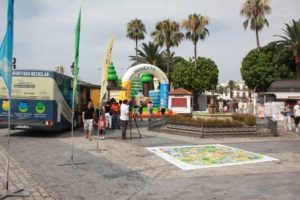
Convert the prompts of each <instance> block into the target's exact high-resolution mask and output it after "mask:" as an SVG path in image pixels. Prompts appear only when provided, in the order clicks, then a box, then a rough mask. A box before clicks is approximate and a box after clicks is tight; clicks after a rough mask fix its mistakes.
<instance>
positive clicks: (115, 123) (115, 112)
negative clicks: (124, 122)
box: [111, 100, 120, 129]
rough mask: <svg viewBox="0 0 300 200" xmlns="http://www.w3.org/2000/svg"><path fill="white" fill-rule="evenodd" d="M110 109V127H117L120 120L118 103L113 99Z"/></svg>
mask: <svg viewBox="0 0 300 200" xmlns="http://www.w3.org/2000/svg"><path fill="white" fill-rule="evenodd" d="M111 110H112V128H113V129H116V128H119V124H120V122H119V120H120V104H119V103H118V102H117V101H115V100H114V101H113V103H112V105H111Z"/></svg>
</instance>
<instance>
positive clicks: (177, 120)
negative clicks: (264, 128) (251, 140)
mask: <svg viewBox="0 0 300 200" xmlns="http://www.w3.org/2000/svg"><path fill="white" fill-rule="evenodd" d="M192 116H193V115H192V114H177V115H173V116H172V117H170V119H169V123H171V124H178V125H190V126H196V127H201V126H202V124H203V125H204V126H214V127H242V126H243V125H247V126H254V125H255V124H256V118H255V116H254V115H233V116H232V120H230V119H201V118H197V119H193V118H192Z"/></svg>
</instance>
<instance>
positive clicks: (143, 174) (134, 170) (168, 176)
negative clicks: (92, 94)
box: [0, 128, 300, 200]
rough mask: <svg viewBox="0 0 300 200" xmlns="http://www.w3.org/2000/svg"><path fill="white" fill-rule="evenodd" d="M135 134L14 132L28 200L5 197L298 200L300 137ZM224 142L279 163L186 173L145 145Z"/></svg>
mask: <svg viewBox="0 0 300 200" xmlns="http://www.w3.org/2000/svg"><path fill="white" fill-rule="evenodd" d="M140 130H141V134H142V138H141V139H140V138H138V134H137V132H136V129H133V136H134V138H133V139H132V140H121V133H120V130H113V131H108V134H107V138H106V139H105V140H100V141H97V140H96V138H94V140H93V141H92V142H89V141H87V140H86V139H85V138H84V137H83V132H82V129H78V130H76V131H75V132H74V140H73V142H74V160H75V164H77V165H76V167H75V168H73V167H71V166H70V165H65V164H68V163H70V158H71V150H72V148H71V147H72V146H71V144H72V140H71V138H70V135H71V133H70V132H69V131H66V132H62V133H48V132H23V131H13V132H12V135H11V136H12V137H11V159H10V161H11V167H10V183H11V185H10V188H11V189H15V188H24V189H25V192H26V193H28V194H29V195H30V196H29V197H24V198H7V199H25V200H27V199H28V200H30V199H35V200H39V199H41V200H42V199H49V200H50V199H51V200H52V199H70V200H76V199H78V200H79V199H91V200H94V199H101V200H102V199H107V200H111V199H120V200H121V199H122V200H123V199H124V200H125V199H127V200H131V199H134V200H146V199H157V200H160V199H176V200H177V199H204V200H213V199H220V200H221V199H222V200H224V199H228V200H229V199H230V200H241V199H243V200H246V199H247V200H248V199H249V200H250V199H251V200H254V199H259V200H267V199H268V200H269V199H270V200H271V199H272V200H276V199H278V200H298V199H299V196H300V145H299V142H300V136H299V135H297V134H296V133H293V132H284V131H282V130H279V133H280V137H256V138H215V139H213V138H209V139H202V138H194V137H186V136H179V135H171V134H166V133H161V132H151V131H148V130H147V129H146V128H141V129H140ZM6 134H7V129H0V179H1V182H0V193H1V194H3V193H4V192H5V189H4V188H5V180H6V175H5V174H6V145H7V136H6ZM205 144H223V145H226V146H230V147H233V148H238V149H243V150H246V151H250V152H254V153H259V154H263V155H267V156H270V157H273V158H277V159H279V161H271V162H262V163H253V164H244V165H233V166H224V167H216V168H205V169H194V170H188V171H186V170H182V169H180V168H178V167H176V166H175V165H173V164H171V163H169V162H167V161H166V160H164V159H162V158H160V157H159V156H157V155H155V154H154V153H151V152H150V151H148V150H147V149H146V148H147V147H161V146H183V145H205Z"/></svg>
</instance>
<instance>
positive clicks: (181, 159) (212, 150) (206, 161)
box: [146, 144, 278, 170]
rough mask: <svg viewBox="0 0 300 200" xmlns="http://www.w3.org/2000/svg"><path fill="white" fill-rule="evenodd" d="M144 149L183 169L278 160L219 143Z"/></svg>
mask: <svg viewBox="0 0 300 200" xmlns="http://www.w3.org/2000/svg"><path fill="white" fill-rule="evenodd" d="M146 149H147V150H149V151H150V152H152V153H154V154H156V155H158V156H159V157H161V158H163V159H165V160H166V161H168V162H170V163H172V164H174V165H175V166H177V167H179V168H181V169H183V170H191V169H203V168H210V167H222V166H230V165H242V164H250V163H258V162H267V161H278V159H276V158H272V157H269V156H265V155H262V154H258V153H252V152H249V151H244V150H241V149H237V148H233V147H229V146H225V145H221V144H212V145H191V146H166V147H148V148H146Z"/></svg>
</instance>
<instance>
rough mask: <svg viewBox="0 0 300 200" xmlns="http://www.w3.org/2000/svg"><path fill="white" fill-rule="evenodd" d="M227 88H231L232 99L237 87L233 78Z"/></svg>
mask: <svg viewBox="0 0 300 200" xmlns="http://www.w3.org/2000/svg"><path fill="white" fill-rule="evenodd" d="M227 88H229V94H230V99H232V98H233V90H234V89H235V88H236V83H235V82H234V81H233V80H229V81H228V85H227Z"/></svg>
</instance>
